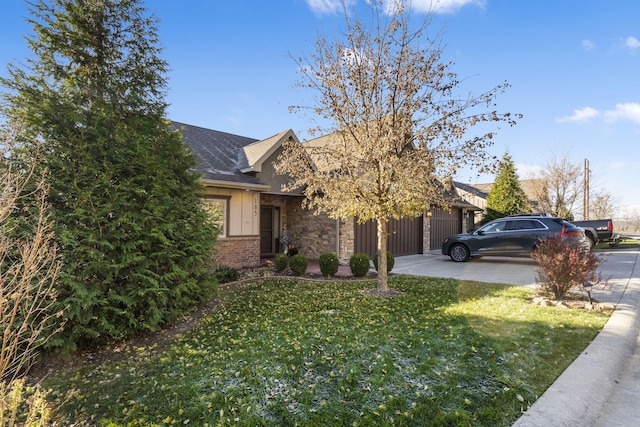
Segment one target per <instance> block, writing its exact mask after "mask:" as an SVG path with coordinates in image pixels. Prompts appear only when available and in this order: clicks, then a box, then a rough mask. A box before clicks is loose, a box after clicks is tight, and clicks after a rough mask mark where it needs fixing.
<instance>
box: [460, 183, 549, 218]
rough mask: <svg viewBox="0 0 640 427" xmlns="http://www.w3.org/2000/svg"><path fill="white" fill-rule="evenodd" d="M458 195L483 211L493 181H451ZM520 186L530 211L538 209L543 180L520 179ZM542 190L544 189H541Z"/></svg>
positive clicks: (485, 207)
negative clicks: (484, 182) (470, 182)
mask: <svg viewBox="0 0 640 427" xmlns="http://www.w3.org/2000/svg"><path fill="white" fill-rule="evenodd" d="M453 183H454V185H455V188H456V191H457V193H458V195H459V196H460V197H461V198H462V199H464V200H465V201H467V202H468V203H471V204H473V205H475V206H477V207H479V208H480V209H481V210H482V211H483V212H484V210H485V209H487V197H489V192H490V191H491V188H492V187H493V183H486V184H465V183H462V182H458V181H454V182H453ZM520 188H522V191H524V195H525V197H526V198H527V201H528V202H529V206H530V208H531V211H532V212H537V211H540V202H539V194H540V191H541V190H540V189H541V188H544V181H543V180H540V179H524V180H520ZM543 191H544V190H543Z"/></svg>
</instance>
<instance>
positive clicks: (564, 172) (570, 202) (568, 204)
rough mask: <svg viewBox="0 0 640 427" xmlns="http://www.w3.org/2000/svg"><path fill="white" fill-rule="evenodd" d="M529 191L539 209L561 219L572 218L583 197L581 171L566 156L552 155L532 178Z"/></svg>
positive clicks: (580, 168)
mask: <svg viewBox="0 0 640 427" xmlns="http://www.w3.org/2000/svg"><path fill="white" fill-rule="evenodd" d="M531 178H532V186H531V190H532V191H533V196H534V198H535V199H536V201H537V203H538V206H539V208H540V209H541V210H542V211H543V212H549V213H551V214H553V215H555V216H559V217H561V218H568V217H572V216H573V215H574V213H575V210H576V209H577V208H578V206H577V205H578V203H579V201H580V199H581V197H582V195H583V188H584V187H583V184H584V183H583V170H582V166H581V165H580V164H578V163H573V162H572V161H571V160H570V159H569V157H568V154H563V155H558V154H555V153H552V154H551V156H550V158H549V159H548V160H547V164H546V165H545V167H544V168H543V169H542V170H541V171H539V172H537V173H535V174H534V175H533V176H532V177H531Z"/></svg>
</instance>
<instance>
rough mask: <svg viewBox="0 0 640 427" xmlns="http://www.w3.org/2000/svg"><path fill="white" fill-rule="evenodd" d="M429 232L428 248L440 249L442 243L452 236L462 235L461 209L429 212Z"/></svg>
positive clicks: (435, 209)
mask: <svg viewBox="0 0 640 427" xmlns="http://www.w3.org/2000/svg"><path fill="white" fill-rule="evenodd" d="M430 221H431V231H430V238H429V245H430V246H429V247H430V248H431V249H432V250H433V249H440V248H441V247H442V241H443V240H444V239H445V238H446V237H447V236H451V235H452V234H458V233H462V209H460V208H451V209H450V210H448V209H447V210H445V209H437V208H434V209H432V210H431V219H430Z"/></svg>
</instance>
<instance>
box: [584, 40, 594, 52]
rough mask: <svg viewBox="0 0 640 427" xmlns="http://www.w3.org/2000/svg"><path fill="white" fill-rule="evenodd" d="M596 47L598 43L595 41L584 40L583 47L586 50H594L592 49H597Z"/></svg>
mask: <svg viewBox="0 0 640 427" xmlns="http://www.w3.org/2000/svg"><path fill="white" fill-rule="evenodd" d="M595 47H596V44H595V43H594V42H593V41H591V40H588V39H585V40H582V48H583V49H584V50H592V49H595Z"/></svg>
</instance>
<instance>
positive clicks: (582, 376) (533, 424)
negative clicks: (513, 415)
mask: <svg viewBox="0 0 640 427" xmlns="http://www.w3.org/2000/svg"><path fill="white" fill-rule="evenodd" d="M638 257H639V252H638V251H637V250H633V251H615V252H610V253H609V255H605V256H604V260H605V262H604V263H603V264H602V267H601V271H602V273H603V276H604V277H610V283H611V285H612V289H611V290H610V291H598V292H594V297H595V298H596V299H597V300H599V301H602V302H605V301H606V302H612V303H615V304H616V305H617V307H616V310H615V311H614V312H613V314H612V315H611V318H610V319H609V321H608V322H607V324H606V325H605V327H604V328H603V329H602V331H601V332H600V333H599V334H598V336H597V337H596V338H595V339H594V340H593V342H592V343H591V344H590V345H589V346H588V347H587V348H586V349H585V350H584V352H582V354H581V355H580V356H579V357H578V358H577V359H576V360H575V361H574V362H573V363H572V364H571V365H570V366H569V367H568V368H567V369H566V370H565V371H564V372H563V373H562V375H561V376H560V377H558V379H557V380H556V381H555V382H554V383H553V384H552V385H551V387H549V389H548V390H547V391H546V392H545V393H544V394H543V395H542V396H541V397H540V399H538V400H537V401H536V402H535V404H534V405H533V406H532V407H531V408H530V409H529V410H528V411H527V412H525V413H524V414H523V415H522V417H520V419H519V420H518V421H517V422H516V423H515V424H514V427H542V426H545V427H546V426H581V427H586V426H603V427H604V426H607V427H611V426H624V427H628V426H638V425H640V405H639V404H638V403H639V401H638V399H639V398H640V347H639V346H638V344H639V342H638V338H639V336H640V317H639V316H638V310H639V309H640V266H639V265H637V261H638Z"/></svg>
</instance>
